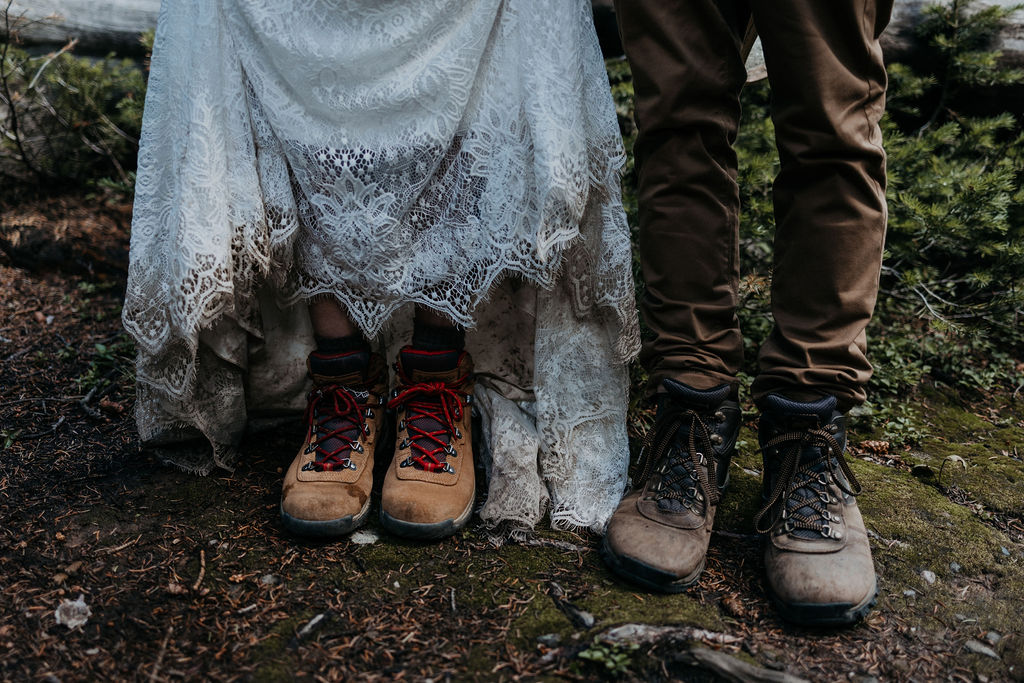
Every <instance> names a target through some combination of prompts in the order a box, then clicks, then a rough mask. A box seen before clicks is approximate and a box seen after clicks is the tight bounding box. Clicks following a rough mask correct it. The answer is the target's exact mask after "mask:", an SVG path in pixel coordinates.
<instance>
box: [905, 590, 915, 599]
mask: <svg viewBox="0 0 1024 683" xmlns="http://www.w3.org/2000/svg"><path fill="white" fill-rule="evenodd" d="M916 596H917V591H915V590H912V589H910V588H908V589H907V590H905V591H903V597H905V598H913V597H916Z"/></svg>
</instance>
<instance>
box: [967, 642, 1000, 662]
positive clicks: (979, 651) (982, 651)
mask: <svg viewBox="0 0 1024 683" xmlns="http://www.w3.org/2000/svg"><path fill="white" fill-rule="evenodd" d="M964 649H965V650H967V651H968V652H973V653H974V654H976V655H985V656H986V657H991V658H992V659H999V655H997V654H996V652H995V650H993V649H992V648H990V647H989V646H988V645H983V644H982V643H980V642H978V641H977V640H973V639H972V640H968V641H967V642H966V643H964Z"/></svg>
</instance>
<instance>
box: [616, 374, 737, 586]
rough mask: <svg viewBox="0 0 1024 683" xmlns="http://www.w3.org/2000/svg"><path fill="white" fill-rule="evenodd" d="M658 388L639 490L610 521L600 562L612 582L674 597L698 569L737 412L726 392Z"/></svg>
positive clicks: (725, 475) (668, 384) (672, 384)
mask: <svg viewBox="0 0 1024 683" xmlns="http://www.w3.org/2000/svg"><path fill="white" fill-rule="evenodd" d="M663 386H664V387H665V389H666V391H667V393H666V394H664V395H663V396H662V397H661V399H660V400H661V404H660V405H659V406H658V416H657V419H656V420H655V424H654V429H653V431H652V435H651V437H649V438H648V443H647V446H646V447H645V449H644V450H645V454H644V457H643V458H642V461H643V463H644V464H643V467H642V470H641V472H640V474H639V476H638V477H637V478H636V479H634V485H635V486H636V487H637V488H636V489H635V490H634V491H633V492H632V493H630V494H629V495H627V496H626V497H625V498H624V499H623V500H622V502H621V503H619V507H618V508H617V509H616V510H615V514H613V515H612V518H611V521H609V523H608V529H607V531H606V532H605V537H604V541H603V543H602V544H601V554H602V556H603V557H604V560H605V562H606V563H607V564H608V566H609V567H610V568H611V569H612V570H613V571H614V572H615V573H616V574H619V575H620V576H623V577H625V578H627V579H629V580H631V581H634V582H636V583H639V584H641V585H643V586H645V587H647V588H653V589H655V590H659V591H666V592H669V593H676V592H680V591H682V590H685V589H686V588H687V587H688V586H690V585H692V584H693V583H695V582H696V581H697V579H698V578H699V577H700V573H701V571H702V570H703V569H704V558H705V556H706V554H707V550H708V542H709V540H710V539H711V527H712V525H713V524H714V521H715V510H716V508H717V505H718V500H719V497H720V495H721V491H722V490H724V489H725V486H726V484H727V483H728V480H729V460H730V459H731V458H732V454H733V452H734V451H735V448H736V435H737V433H738V432H739V426H740V407H739V404H738V403H737V402H736V401H732V400H729V394H730V389H729V387H728V385H725V384H723V385H722V386H720V387H717V388H715V389H710V390H707V391H700V390H697V389H693V388H692V387H689V386H687V385H685V384H682V383H680V382H676V381H673V380H670V379H669V380H665V381H664V382H663Z"/></svg>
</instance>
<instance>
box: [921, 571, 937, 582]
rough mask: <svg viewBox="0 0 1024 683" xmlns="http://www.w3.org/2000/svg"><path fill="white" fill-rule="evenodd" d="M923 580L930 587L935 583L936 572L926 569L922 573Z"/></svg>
mask: <svg viewBox="0 0 1024 683" xmlns="http://www.w3.org/2000/svg"><path fill="white" fill-rule="evenodd" d="M921 578H922V579H924V580H925V583H927V584H928V585H929V586H930V585H932V584H933V583H935V572H933V571H931V570H930V569H925V570H924V571H923V572H921Z"/></svg>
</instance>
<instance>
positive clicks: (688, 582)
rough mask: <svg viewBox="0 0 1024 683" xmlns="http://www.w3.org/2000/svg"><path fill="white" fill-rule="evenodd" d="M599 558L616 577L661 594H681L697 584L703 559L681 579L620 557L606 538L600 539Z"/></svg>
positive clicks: (702, 569) (633, 560)
mask: <svg viewBox="0 0 1024 683" xmlns="http://www.w3.org/2000/svg"><path fill="white" fill-rule="evenodd" d="M601 558H602V559H603V560H604V563H605V564H606V565H608V568H609V569H611V570H612V572H613V573H615V574H616V575H618V576H621V577H622V578H624V579H626V580H628V581H632V582H633V583H635V584H638V585H640V586H643V587H644V588H648V589H650V590H653V591H658V592H661V593H682V592H683V591H685V590H686V589H687V588H689V587H690V586H692V585H693V584H695V583H697V580H698V579H699V578H700V575H701V572H703V571H704V563H705V559H702V560H701V561H700V565H698V566H697V569H695V570H694V571H693V572H691V573H690V574H689V575H688V576H684V577H682V578H680V577H678V576H676V575H674V574H669V573H667V572H663V571H661V570H660V569H655V568H654V567H651V566H649V565H647V564H644V563H643V562H641V561H639V560H636V559H634V558H632V557H620V556H618V555H616V554H615V553H614V552H612V549H611V548H610V547H609V546H608V537H607V536H605V537H604V538H603V539H601Z"/></svg>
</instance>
